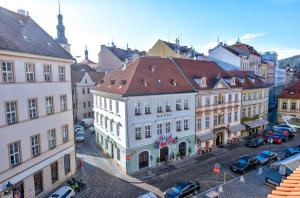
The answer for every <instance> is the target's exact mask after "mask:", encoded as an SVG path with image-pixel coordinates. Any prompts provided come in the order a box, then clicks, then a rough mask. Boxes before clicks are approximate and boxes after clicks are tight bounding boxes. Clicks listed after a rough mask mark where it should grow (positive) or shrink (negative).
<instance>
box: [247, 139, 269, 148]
mask: <svg viewBox="0 0 300 198" xmlns="http://www.w3.org/2000/svg"><path fill="white" fill-rule="evenodd" d="M264 144H265V142H264V139H263V138H261V137H258V138H253V139H250V140H249V141H248V142H247V146H248V147H258V146H261V145H264Z"/></svg>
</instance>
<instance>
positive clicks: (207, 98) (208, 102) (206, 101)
mask: <svg viewBox="0 0 300 198" xmlns="http://www.w3.org/2000/svg"><path fill="white" fill-rule="evenodd" d="M205 104H206V106H209V105H210V98H209V96H206V100H205Z"/></svg>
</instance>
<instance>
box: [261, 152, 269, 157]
mask: <svg viewBox="0 0 300 198" xmlns="http://www.w3.org/2000/svg"><path fill="white" fill-rule="evenodd" d="M270 155H271V153H270ZM260 156H261V157H263V158H268V157H269V153H261V154H260Z"/></svg>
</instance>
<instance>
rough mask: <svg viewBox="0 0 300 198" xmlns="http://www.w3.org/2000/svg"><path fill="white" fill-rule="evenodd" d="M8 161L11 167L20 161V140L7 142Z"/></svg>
mask: <svg viewBox="0 0 300 198" xmlns="http://www.w3.org/2000/svg"><path fill="white" fill-rule="evenodd" d="M9 162H10V166H12V167H13V166H16V165H18V164H20V163H21V156H20V142H14V143H11V144H9Z"/></svg>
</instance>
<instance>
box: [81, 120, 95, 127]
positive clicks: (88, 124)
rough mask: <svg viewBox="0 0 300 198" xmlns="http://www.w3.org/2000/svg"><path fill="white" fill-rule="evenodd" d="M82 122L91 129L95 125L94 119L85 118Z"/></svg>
mask: <svg viewBox="0 0 300 198" xmlns="http://www.w3.org/2000/svg"><path fill="white" fill-rule="evenodd" d="M82 122H83V123H84V125H85V126H87V127H89V126H91V125H92V124H94V118H84V119H82Z"/></svg>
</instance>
